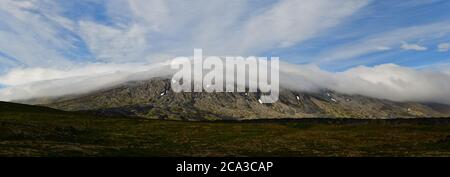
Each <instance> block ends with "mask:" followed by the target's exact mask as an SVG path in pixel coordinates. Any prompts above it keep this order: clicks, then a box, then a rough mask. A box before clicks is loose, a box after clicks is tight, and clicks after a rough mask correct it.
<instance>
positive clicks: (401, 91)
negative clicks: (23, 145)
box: [0, 62, 450, 104]
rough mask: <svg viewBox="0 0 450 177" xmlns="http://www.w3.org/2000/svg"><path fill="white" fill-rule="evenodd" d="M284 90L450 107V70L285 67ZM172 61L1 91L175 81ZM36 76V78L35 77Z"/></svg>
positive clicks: (17, 76) (56, 74) (94, 68)
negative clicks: (330, 70) (152, 79)
mask: <svg viewBox="0 0 450 177" xmlns="http://www.w3.org/2000/svg"><path fill="white" fill-rule="evenodd" d="M280 68H281V71H280V85H281V87H283V88H288V89H292V90H298V91H306V92H315V91H319V90H321V89H328V90H333V91H337V92H340V93H345V94H359V95H364V96H369V97H375V98H381V99H388V100H392V101H401V102H403V101H417V102H437V103H445V104H450V94H448V90H450V71H449V70H416V69H410V68H406V67H401V66H398V65H394V64H385V65H378V66H374V67H365V66H360V67H356V68H352V69H349V70H346V71H343V72H337V73H335V72H328V71H324V70H321V69H320V68H319V67H317V66H315V65H293V64H289V63H284V62H282V63H280ZM174 72H176V71H175V70H171V69H170V63H169V62H163V63H157V64H149V65H140V64H138V63H135V64H128V65H125V66H121V67H120V69H117V65H114V64H96V65H86V66H83V67H77V68H75V69H70V70H57V69H48V68H35V69H23V70H14V71H11V72H10V73H8V74H7V75H4V76H1V77H0V82H2V83H6V84H8V85H9V87H7V88H3V89H0V99H1V100H6V101H10V100H17V99H27V98H36V97H52V96H62V95H68V94H81V93H87V92H90V91H94V90H98V89H102V88H107V87H111V86H115V85H117V84H121V83H124V82H127V81H134V80H145V79H150V78H153V77H171V75H172V74H173V73H174ZM31 76H33V77H31Z"/></svg>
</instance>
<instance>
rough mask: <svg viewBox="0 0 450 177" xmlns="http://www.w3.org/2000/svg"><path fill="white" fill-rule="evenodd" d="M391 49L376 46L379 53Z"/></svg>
mask: <svg viewBox="0 0 450 177" xmlns="http://www.w3.org/2000/svg"><path fill="white" fill-rule="evenodd" d="M391 49H392V48H390V47H386V46H378V47H377V50H381V51H387V50H391Z"/></svg>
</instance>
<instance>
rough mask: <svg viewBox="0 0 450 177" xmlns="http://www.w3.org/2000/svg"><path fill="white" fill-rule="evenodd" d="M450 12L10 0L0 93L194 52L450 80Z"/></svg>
mask: <svg viewBox="0 0 450 177" xmlns="http://www.w3.org/2000/svg"><path fill="white" fill-rule="evenodd" d="M449 9H450V1H448V0H409V1H407V2H406V1H403V0H390V1H381V0H380V1H375V0H339V1H336V0H247V1H244V0H214V1H211V0H193V1H181V0H2V1H1V2H0V89H1V90H0V97H1V96H2V93H3V96H4V97H5V94H6V91H5V89H6V90H7V89H9V90H8V94H9V95H11V94H19V92H12V91H11V89H21V90H22V91H21V92H20V93H22V92H24V91H23V90H24V88H25V85H26V86H27V87H28V86H30V84H33V83H36V82H43V81H54V80H61V79H70V78H73V77H80V76H86V77H87V76H98V74H107V73H114V72H118V71H119V72H130V71H132V70H134V68H136V67H138V68H140V69H138V71H141V70H145V68H148V67H149V66H150V64H152V63H158V62H162V61H166V60H168V59H172V58H174V57H176V56H190V55H192V54H193V49H194V48H202V49H203V51H204V53H205V55H217V56H269V57H270V56H276V57H280V60H281V61H283V62H286V63H290V64H296V65H307V66H311V67H313V68H316V67H317V68H318V69H319V70H321V72H327V73H330V74H333V73H334V74H341V75H342V73H352V72H353V71H355V70H356V71H361V72H364V73H373V71H374V70H377V69H380V68H384V69H386V68H389V69H392V68H397V69H398V70H401V72H403V71H406V70H407V71H410V70H411V71H413V72H419V73H422V72H436V73H435V74H438V75H443V76H444V77H443V80H439V81H436V83H444V84H448V82H449V81H448V78H447V76H448V75H446V74H448V73H449V72H448V71H449V68H450V10H449ZM361 68H365V70H364V69H363V70H364V71H362V70H361ZM429 70H432V71H429ZM381 73H383V72H381ZM393 73H395V72H393ZM378 75H380V74H379V73H378V74H377V75H376V76H378ZM374 77H375V76H374ZM374 77H370V79H373V78H374ZM376 78H378V77H376ZM387 78H388V80H387V81H385V82H386V83H387V82H390V81H389V79H392V78H391V77H387ZM439 78H440V77H439ZM366 79H369V78H366ZM370 79H369V81H368V82H372V80H370ZM380 82H381V81H377V82H374V83H380ZM381 83H384V82H381ZM449 85H450V84H449ZM436 87H440V88H443V86H442V85H439V84H438V85H437V86H436ZM446 87H447V86H445V88H446ZM32 88H34V87H32ZM32 88H29V89H28V92H29V91H30V90H33V91H35V90H36V89H32ZM402 88H403V87H402ZM25 90H26V89H25ZM394 90H395V89H394ZM419 90H420V89H419ZM356 93H359V92H356ZM420 93H422V92H420ZM35 96H36V95H35ZM406 97H407V96H406ZM0 99H1V98H0ZM401 100H404V99H401ZM425 100H426V99H425ZM443 102H447V101H443ZM448 102H449V103H450V98H449V100H448Z"/></svg>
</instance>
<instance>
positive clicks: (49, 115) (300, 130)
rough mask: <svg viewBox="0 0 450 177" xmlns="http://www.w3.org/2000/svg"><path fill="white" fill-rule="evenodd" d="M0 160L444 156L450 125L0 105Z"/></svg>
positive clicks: (445, 122) (444, 121)
mask: <svg viewBox="0 0 450 177" xmlns="http://www.w3.org/2000/svg"><path fill="white" fill-rule="evenodd" d="M0 156H447V157H448V156H450V120H449V119H417V120H391V121H386V120H346V119H339V120H330V119H314V120H312V119H302V120H295V121H294V120H286V121H279V120H278V121H269V120H267V121H245V122H186V121H164V120H148V119H140V118H113V117H98V116H92V115H87V114H82V113H70V112H63V111H58V110H52V109H49V108H41V107H34V106H26V105H18V104H11V103H3V102H0Z"/></svg>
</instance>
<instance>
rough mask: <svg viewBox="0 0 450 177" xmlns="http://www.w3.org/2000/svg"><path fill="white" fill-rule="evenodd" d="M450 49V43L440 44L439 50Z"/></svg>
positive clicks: (445, 50)
mask: <svg viewBox="0 0 450 177" xmlns="http://www.w3.org/2000/svg"><path fill="white" fill-rule="evenodd" d="M449 49H450V43H441V44H439V45H438V51H439V52H447V51H448V50H449Z"/></svg>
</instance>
